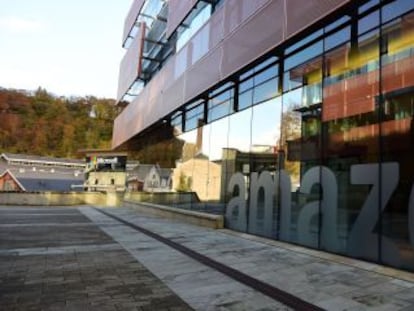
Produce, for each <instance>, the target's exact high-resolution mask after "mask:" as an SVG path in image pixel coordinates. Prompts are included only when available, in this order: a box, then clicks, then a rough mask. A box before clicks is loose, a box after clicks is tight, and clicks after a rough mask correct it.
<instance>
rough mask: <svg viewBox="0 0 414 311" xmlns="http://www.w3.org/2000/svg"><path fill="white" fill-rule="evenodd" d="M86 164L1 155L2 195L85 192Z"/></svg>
mask: <svg viewBox="0 0 414 311" xmlns="http://www.w3.org/2000/svg"><path fill="white" fill-rule="evenodd" d="M84 168H85V163H84V162H83V161H82V160H76V159H63V158H52V157H41V156H34V155H25V154H12V153H2V154H1V155H0V191H24V192H26V191H27V192H39V191H40V192H41V191H59V192H61V191H63V192H67V191H83V182H84V180H83V179H84V175H83V171H84Z"/></svg>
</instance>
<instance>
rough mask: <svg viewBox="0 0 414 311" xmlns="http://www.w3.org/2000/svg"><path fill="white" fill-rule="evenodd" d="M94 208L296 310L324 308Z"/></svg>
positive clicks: (309, 310)
mask: <svg viewBox="0 0 414 311" xmlns="http://www.w3.org/2000/svg"><path fill="white" fill-rule="evenodd" d="M93 209H95V210H96V211H98V212H100V213H101V214H104V215H106V216H107V217H110V218H112V219H114V220H116V221H119V222H121V223H122V224H124V225H126V226H128V227H130V228H133V229H135V230H136V231H139V232H141V233H143V234H145V235H147V236H149V237H151V238H153V239H155V240H157V241H159V242H162V243H164V244H166V245H168V246H170V247H171V248H173V249H175V250H177V251H179V252H181V253H183V254H184V255H187V256H188V257H190V258H192V259H194V260H196V261H198V262H200V263H202V264H204V265H206V266H208V267H210V268H213V269H215V270H216V271H219V272H221V273H223V274H224V275H226V276H228V277H230V278H232V279H234V280H236V281H238V282H240V283H242V284H244V285H246V286H248V287H250V288H253V289H255V290H257V291H259V292H261V293H262V294H264V295H266V296H268V297H270V298H272V299H274V300H276V301H278V302H281V303H283V304H285V305H286V306H288V307H291V308H293V309H295V310H307V311H313V310H315V311H319V310H324V309H322V308H320V307H318V306H316V305H314V304H312V303H309V302H307V301H305V300H303V299H301V298H299V297H297V296H294V295H292V294H290V293H288V292H286V291H283V290H281V289H279V288H277V287H274V286H272V285H270V284H268V283H265V282H263V281H260V280H258V279H256V278H253V277H251V276H249V275H247V274H245V273H242V272H240V271H238V270H236V269H233V268H231V267H229V266H227V265H224V264H222V263H220V262H218V261H215V260H213V259H211V258H209V257H207V256H205V255H203V254H200V253H198V252H196V251H193V250H191V249H189V248H187V247H185V246H183V245H181V244H179V243H176V242H174V241H172V240H170V239H168V238H165V237H163V236H161V235H159V234H157V233H155V232H152V231H150V230H148V229H145V228H143V227H140V226H138V225H136V224H134V223H131V222H129V221H127V220H124V219H123V218H121V217H118V216H116V215H113V214H112V213H109V212H107V211H103V210H102V209H99V208H96V207H93Z"/></svg>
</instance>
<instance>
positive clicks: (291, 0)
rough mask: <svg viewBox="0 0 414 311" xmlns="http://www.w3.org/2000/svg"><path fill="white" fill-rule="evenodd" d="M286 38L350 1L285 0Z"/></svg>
mask: <svg viewBox="0 0 414 311" xmlns="http://www.w3.org/2000/svg"><path fill="white" fill-rule="evenodd" d="M285 1H286V17H285V20H286V38H289V37H291V36H293V35H294V34H296V33H298V32H299V31H301V30H303V29H305V28H306V27H308V26H309V25H311V24H312V23H314V22H315V21H317V20H319V19H320V18H321V17H323V16H326V15H328V14H329V13H331V12H333V11H335V10H336V9H337V8H339V7H340V6H342V5H344V4H345V3H347V2H349V0H306V1H303V0H285Z"/></svg>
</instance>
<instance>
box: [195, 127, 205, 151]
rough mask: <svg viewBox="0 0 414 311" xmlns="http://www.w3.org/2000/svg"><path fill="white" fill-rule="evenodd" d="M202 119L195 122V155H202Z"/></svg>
mask: <svg viewBox="0 0 414 311" xmlns="http://www.w3.org/2000/svg"><path fill="white" fill-rule="evenodd" d="M203 125H204V121H203V119H198V121H197V140H196V152H195V153H196V154H199V153H202V149H203Z"/></svg>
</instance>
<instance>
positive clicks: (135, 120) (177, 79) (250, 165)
mask: <svg viewBox="0 0 414 311" xmlns="http://www.w3.org/2000/svg"><path fill="white" fill-rule="evenodd" d="M123 46H124V47H125V48H126V53H125V56H124V58H123V60H122V62H121V68H120V79H119V96H118V102H119V103H120V104H122V105H124V106H125V108H124V109H123V111H122V112H121V114H120V115H119V116H118V117H117V119H116V120H115V123H114V133H113V148H114V149H115V150H139V152H141V153H142V154H145V152H146V151H145V150H152V149H151V147H152V145H154V144H157V148H158V149H157V150H165V152H160V153H158V154H153V157H154V163H153V164H155V163H157V157H160V156H162V155H168V157H170V158H171V159H170V160H171V161H170V162H169V163H181V164H179V165H177V168H176V169H177V174H182V170H180V169H179V168H180V165H181V166H182V165H183V164H184V163H191V162H188V161H193V162H194V163H196V162H197V161H198V160H199V158H200V154H202V155H203V159H204V160H205V162H206V163H215V164H219V166H220V167H221V169H220V171H218V170H216V169H214V168H212V169H210V168H209V167H208V166H207V168H206V169H205V170H204V169H203V170H201V169H200V170H187V171H188V172H190V171H191V173H185V175H186V176H185V178H186V180H191V182H186V183H185V184H186V185H187V187H188V188H190V189H188V191H191V190H193V191H197V192H198V191H199V190H196V189H193V188H194V187H193V185H196V184H202V185H204V184H206V183H207V186H206V187H204V189H208V192H207V191H205V192H204V194H203V195H202V196H201V195H200V196H199V197H200V198H201V197H202V200H203V201H204V202H211V201H216V204H220V205H221V206H223V207H225V210H226V225H227V226H228V227H230V228H233V229H236V230H240V231H246V232H250V233H253V234H257V235H263V236H268V237H271V238H274V239H279V240H284V241H287V242H291V243H297V244H301V245H305V246H308V247H312V248H317V249H323V250H326V251H329V252H333V253H339V254H343V255H347V256H351V257H357V258H362V259H366V260H369V261H374V262H379V263H382V264H387V265H391V266H394V267H398V268H403V269H408V270H414V247H413V245H414V226H413V221H412V219H413V215H414V188H413V182H414V162H413V160H412V159H413V158H414V121H413V116H414V2H413V1H412V0H396V1H389V0H383V1H380V0H370V1H355V0H326V1H319V0H309V1H302V0H259V1H250V0H222V1H195V0H170V1H161V0H159V1H158V0H154V1H152V0H151V1H138V0H137V1H134V3H133V5H132V7H131V10H130V11H129V13H128V16H127V18H126V21H125V29H124V36H123ZM171 146H175V149H174V150H172V149H171ZM257 146H267V147H266V148H257ZM163 148H164V149H163ZM179 148H181V152H180V149H179ZM191 159H192V160H191ZM269 161H270V162H269ZM272 161H273V163H274V164H272ZM190 166H191V165H190ZM187 171H186V172H187ZM217 174H220V175H221V176H220V182H217V183H216V184H215V186H214V187H216V188H217V189H214V191H213V189H211V187H213V186H212V184H211V180H212V178H213V177H214V178H215V177H216V175H217ZM188 175H189V176H188ZM173 180H180V176H178V177H177V176H175V175H174V177H173ZM200 191H201V190H200ZM217 194H220V195H219V196H218V195H217Z"/></svg>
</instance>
